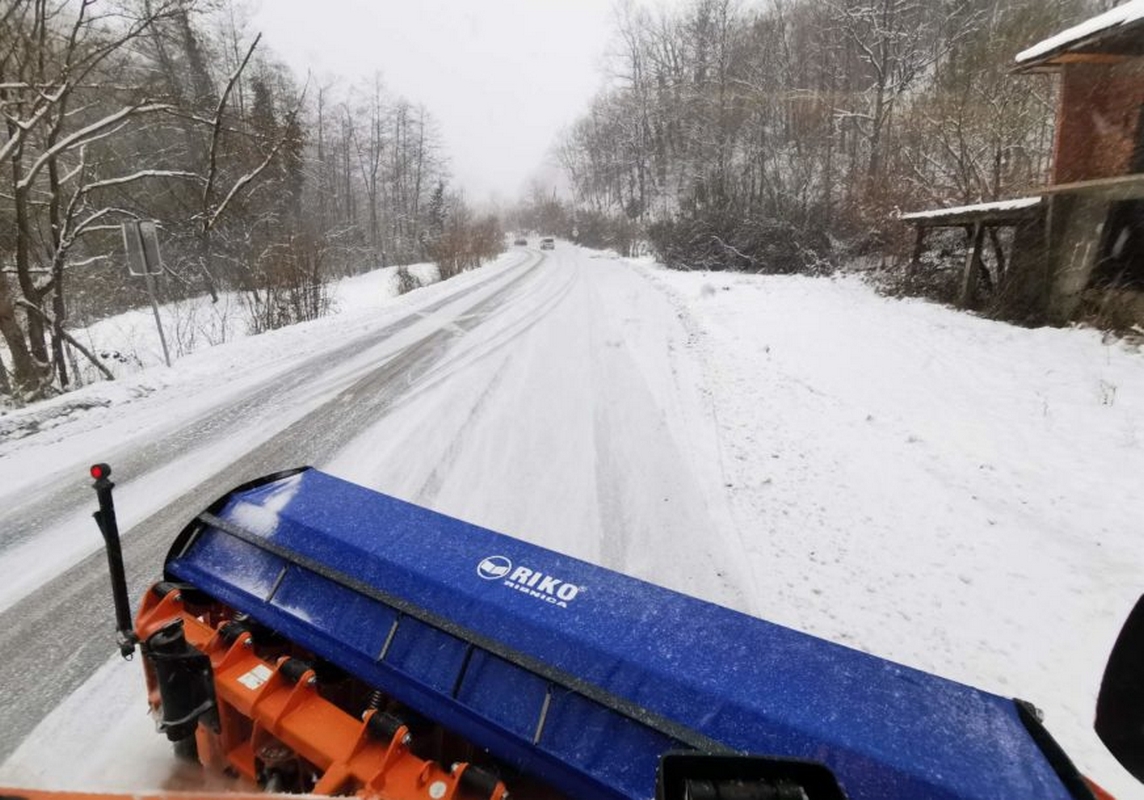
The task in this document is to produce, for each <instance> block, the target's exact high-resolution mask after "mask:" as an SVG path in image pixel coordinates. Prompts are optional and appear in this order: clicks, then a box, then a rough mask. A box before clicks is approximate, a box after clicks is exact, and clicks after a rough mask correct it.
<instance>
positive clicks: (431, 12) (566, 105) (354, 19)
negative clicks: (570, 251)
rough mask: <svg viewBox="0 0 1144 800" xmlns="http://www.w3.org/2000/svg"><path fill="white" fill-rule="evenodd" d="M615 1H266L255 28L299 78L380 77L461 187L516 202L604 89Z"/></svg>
mask: <svg viewBox="0 0 1144 800" xmlns="http://www.w3.org/2000/svg"><path fill="white" fill-rule="evenodd" d="M612 20H613V14H612V0H320V2H315V0H261V7H260V8H258V10H257V11H256V13H255V15H254V18H253V19H252V21H251V22H252V26H253V27H254V28H255V29H256V30H261V31H262V32H263V33H264V34H265V36H264V42H265V43H266V44H267V45H268V46H269V47H270V48H272V49H273V50H274V51H275V52H276V53H277V54H278V56H279V57H281V58H282V59H284V60H285V61H286V62H287V63H289V64H290V65H291V66H292V67H293V68H294V69H296V70H297V71H298V73H299V75H300V76H302V75H305V73H306V70H307V69H312V70H313V72H314V75H315V77H316V78H321V77H323V76H327V77H328V76H330V75H342V76H345V77H347V78H359V77H365V78H368V77H369V76H371V75H373V73H374V72H375V71H378V70H380V72H381V74H382V79H383V81H384V82H385V84H386V86H387V87H388V89H389V90H390V91H391V92H392V93H394V94H400V95H404V96H406V97H408V98H409V99H410V100H412V101H414V102H421V103H424V104H425V105H426V106H427V107H428V108H429V110H430V111H431V112H432V114H433V116H434V117H436V119H437V120H438V121H439V123H440V129H441V133H442V136H443V139H444V144H445V148H446V150H447V152H448V154H449V155H450V157H451V160H452V171H453V175H454V183H455V184H456V185H459V186H461V187H463V188H464V189H465V191H466V193H467V194H468V196H469V197H470V199H472V200H475V201H483V200H485V199H487V198H488V197H489V196H490V195H496V196H499V198H500V199H502V200H506V201H511V200H514V199H515V198H516V197H517V195H518V194H519V193H520V191H521V190H522V189H523V188H524V187H525V185H526V183H527V181H528V179H529V177H530V176H532V175H533V174H534V173H536V172H537V171H538V169H540V168H541V167H542V165H543V162H544V161H545V158H546V155H547V153H548V151H549V149H550V147H551V145H552V143H553V141H554V140H555V138H556V136H557V134H558V133H559V131H560V129H561V128H562V127H565V126H567V125H569V124H570V123H572V122H573V121H574V120H575V119H576V118H577V117H578V116H579V115H580V114H581V113H583V112H584V111H585V110H586V109H587V105H588V101H589V100H590V98H591V97H592V95H593V94H594V93H595V91H596V89H597V88H598V87H599V86H600V85H601V82H602V80H603V72H602V67H603V60H604V54H605V53H606V51H607V46H608V42H609V39H610V36H611V33H612V27H613V26H612Z"/></svg>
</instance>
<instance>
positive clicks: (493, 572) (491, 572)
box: [477, 556, 512, 581]
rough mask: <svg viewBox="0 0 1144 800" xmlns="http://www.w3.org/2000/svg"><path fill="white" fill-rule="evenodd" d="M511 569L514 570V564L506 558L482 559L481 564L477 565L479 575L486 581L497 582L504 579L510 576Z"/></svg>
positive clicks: (492, 557) (491, 557)
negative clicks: (498, 579)
mask: <svg viewBox="0 0 1144 800" xmlns="http://www.w3.org/2000/svg"><path fill="white" fill-rule="evenodd" d="M510 569H512V562H511V561H509V560H508V559H507V558H505V557H504V556H489V557H488V558H485V559H481V563H480V564H477V574H478V575H480V576H481V577H482V578H484V579H485V580H486V581H495V580H496V579H497V578H503V577H504V576H505V575H508V571H509V570H510Z"/></svg>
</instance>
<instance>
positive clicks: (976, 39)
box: [550, 0, 1116, 272]
mask: <svg viewBox="0 0 1144 800" xmlns="http://www.w3.org/2000/svg"><path fill="white" fill-rule="evenodd" d="M1114 5H1116V3H1114V2H1108V1H1107V0H1105V1H1104V2H1093V1H1092V0H770V2H766V3H756V4H747V3H742V2H736V0H696V2H694V3H691V4H690V5H688V6H686V7H685V8H683V9H682V10H668V9H665V8H660V9H658V10H655V9H651V8H648V7H646V6H641V5H637V4H635V3H632V2H627V3H623V4H621V5H620V6H618V8H617V15H616V16H617V38H616V45H615V47H614V48H613V52H612V54H611V57H610V60H609V73H610V81H609V84H608V86H607V88H605V89H604V90H603V91H601V92H600V93H599V94H598V95H597V96H596V98H595V99H594V100H593V102H592V103H591V106H590V107H589V108H588V109H587V110H586V111H585V113H583V115H582V116H581V117H580V119H579V120H578V121H577V122H576V123H575V124H574V125H573V126H572V127H571V128H570V129H569V130H568V131H567V133H566V135H565V136H564V137H563V138H562V140H561V141H560V142H559V143H558V145H557V147H556V151H557V158H558V160H559V162H560V164H561V165H562V167H563V168H564V171H565V173H566V174H567V176H568V179H569V181H570V183H571V185H572V187H573V194H574V201H573V202H572V203H571V204H570V205H569V206H568V208H567V209H566V210H565V216H566V217H567V221H566V225H567V226H568V227H569V228H571V227H574V226H575V227H577V228H578V230H579V231H583V232H586V233H588V234H589V235H590V236H591V237H592V238H594V239H596V240H598V241H597V243H599V244H607V245H609V246H613V247H616V248H617V249H620V250H626V249H628V248H629V247H630V246H631V245H632V243H633V242H636V241H639V240H640V239H641V237H643V236H646V237H648V238H649V239H650V242H651V244H652V246H653V249H654V251H655V253H656V254H657V255H658V256H659V257H660V258H661V259H662V260H663V261H665V262H666V263H667V264H669V265H673V266H686V267H689V268H700V267H701V268H713V269H749V270H753V271H770V272H813V271H816V270H829V269H834V268H835V267H837V266H838V265H840V264H843V263H848V262H849V263H853V262H855V261H861V260H862V259H874V260H877V261H883V260H885V259H888V258H890V257H892V256H893V255H895V254H896V253H899V252H900V247H901V242H900V237H901V236H902V234H903V231H902V227H903V226H900V225H895V224H894V223H893V215H894V214H895V213H896V212H897V211H899V210H900V211H909V210H916V209H924V208H932V207H938V206H943V205H961V204H966V203H972V202H978V201H988V200H993V199H997V198H1002V197H1007V196H1013V195H1015V194H1020V193H1021V192H1023V191H1025V190H1027V189H1029V188H1031V187H1035V186H1038V185H1041V184H1043V183H1044V182H1045V180H1046V177H1047V172H1048V168H1049V163H1050V156H1051V147H1052V140H1053V113H1054V109H1055V102H1056V98H1055V86H1054V83H1053V79H1052V78H1051V77H1050V76H1045V75H1020V74H1014V73H1013V67H1014V56H1015V55H1016V54H1017V53H1018V52H1019V51H1021V50H1022V49H1024V48H1026V47H1028V46H1029V45H1031V44H1033V43H1035V42H1037V41H1039V40H1040V39H1043V38H1045V37H1047V36H1050V35H1052V34H1055V33H1057V32H1058V31H1060V30H1062V29H1063V28H1066V27H1068V26H1070V25H1073V24H1076V23H1077V22H1078V21H1080V20H1082V19H1084V18H1086V17H1087V16H1088V15H1090V14H1092V13H1095V12H1098V11H1101V10H1104V9H1106V8H1108V7H1111V6H1114ZM550 215H551V214H550ZM573 217H575V218H576V219H575V222H574V221H573Z"/></svg>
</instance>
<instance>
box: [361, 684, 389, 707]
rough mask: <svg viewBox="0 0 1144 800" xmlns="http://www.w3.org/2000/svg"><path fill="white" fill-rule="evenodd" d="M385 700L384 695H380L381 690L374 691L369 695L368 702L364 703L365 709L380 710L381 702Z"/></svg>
mask: <svg viewBox="0 0 1144 800" xmlns="http://www.w3.org/2000/svg"><path fill="white" fill-rule="evenodd" d="M384 699H385V695H383V694H382V693H381V689H374V690H373V691H372V692H370V693H369V700H367V701H366V703H365V707H366V708H373V709H378V708H381V701H382V700H384Z"/></svg>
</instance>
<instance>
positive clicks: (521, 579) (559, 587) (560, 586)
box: [477, 556, 582, 608]
mask: <svg viewBox="0 0 1144 800" xmlns="http://www.w3.org/2000/svg"><path fill="white" fill-rule="evenodd" d="M477 574H478V575H480V576H481V577H482V578H484V579H485V580H486V581H495V580H502V583H503V585H504V586H507V587H508V588H510V589H515V590H516V591H518V592H523V593H524V594H527V595H528V596H529V597H532V598H535V599H537V600H542V601H543V602H545V603H548V604H550V605H554V606H558V607H559V608H568V604H569V603H570V602H572V601H573V600H575V599H576V595H578V594H580V589H581V588H582V587H580V586H577V585H576V584H574V583H567V582H565V581H562V580H560V579H559V578H554V577H552V576H551V575H545V574H544V573H543V572H541V571H540V570H535V569H532V568H531V567H525V566H519V567H516V569H513V566H512V561H511V560H509V559H508V558H507V557H505V556H486V557H485V558H482V559H481V560H480V562H479V563H478V564H477Z"/></svg>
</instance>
